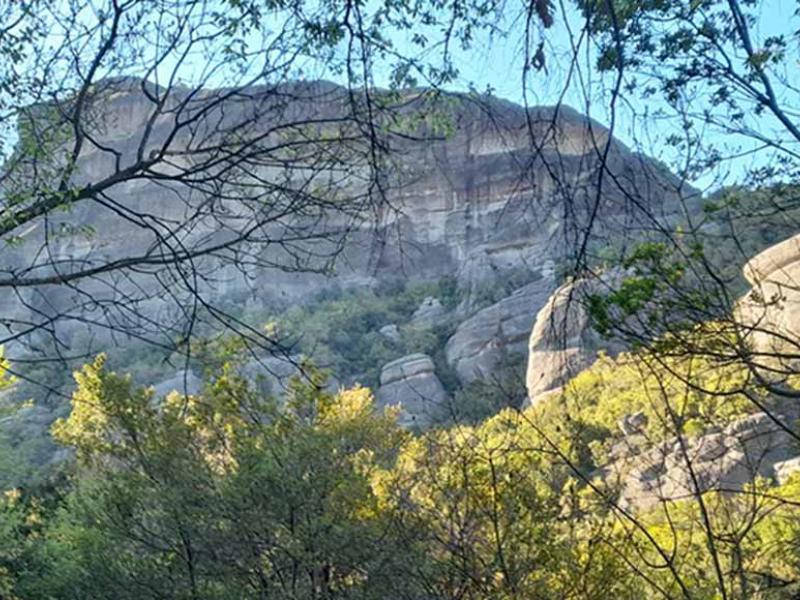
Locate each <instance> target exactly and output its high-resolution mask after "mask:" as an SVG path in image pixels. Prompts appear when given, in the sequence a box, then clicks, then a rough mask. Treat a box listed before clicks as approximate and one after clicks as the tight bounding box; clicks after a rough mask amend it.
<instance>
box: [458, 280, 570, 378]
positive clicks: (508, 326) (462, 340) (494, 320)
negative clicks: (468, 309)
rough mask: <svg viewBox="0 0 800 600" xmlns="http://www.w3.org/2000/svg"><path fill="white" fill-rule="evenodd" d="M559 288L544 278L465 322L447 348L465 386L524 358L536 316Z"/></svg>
mask: <svg viewBox="0 0 800 600" xmlns="http://www.w3.org/2000/svg"><path fill="white" fill-rule="evenodd" d="M554 288H555V283H554V281H553V279H552V278H543V279H540V280H538V281H534V282H532V283H529V284H528V285H526V286H524V287H522V288H520V289H518V290H516V291H515V292H514V293H512V294H511V295H510V296H508V297H507V298H504V299H503V300H500V301H499V302H497V303H496V304H493V305H491V306H488V307H486V308H484V309H483V310H480V311H478V312H477V313H475V314H474V315H473V316H472V317H470V318H468V319H466V320H465V321H463V322H462V323H461V324H460V325H459V326H458V328H457V329H456V331H455V333H454V334H453V336H452V337H451V338H450V339H449V340H448V342H447V346H446V347H445V353H446V356H447V362H448V364H449V365H450V366H451V367H453V368H454V369H455V371H456V373H457V374H458V377H459V379H460V380H461V382H462V383H469V382H470V381H474V380H476V379H481V378H487V377H489V376H491V374H492V372H493V371H494V370H495V369H496V368H497V367H498V366H499V365H500V364H502V363H503V362H504V361H506V360H507V359H508V358H509V356H513V355H524V354H525V345H526V342H527V340H528V337H529V334H530V330H531V326H532V325H533V319H534V316H533V315H534V314H535V313H536V311H537V310H538V309H539V308H540V307H541V306H542V305H544V303H545V302H546V301H547V299H548V297H549V296H550V293H551V292H552V291H553V289H554Z"/></svg>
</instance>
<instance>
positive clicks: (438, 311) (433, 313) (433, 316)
mask: <svg viewBox="0 0 800 600" xmlns="http://www.w3.org/2000/svg"><path fill="white" fill-rule="evenodd" d="M446 314H447V310H446V309H445V307H444V306H442V303H441V302H440V301H439V299H438V298H434V297H433V296H428V297H427V298H425V299H424V300H423V301H422V304H420V305H419V308H417V310H415V311H414V314H413V315H412V316H411V323H412V325H416V326H418V327H432V326H434V325H436V324H438V323H439V322H440V321H441V320H442V318H443V317H444V316H445V315H446Z"/></svg>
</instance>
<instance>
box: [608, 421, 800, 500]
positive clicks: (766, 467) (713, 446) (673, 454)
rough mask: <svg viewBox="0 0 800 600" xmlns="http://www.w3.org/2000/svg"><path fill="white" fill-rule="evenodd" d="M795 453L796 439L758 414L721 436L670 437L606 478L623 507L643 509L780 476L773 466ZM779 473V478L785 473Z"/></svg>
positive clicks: (614, 468)
mask: <svg viewBox="0 0 800 600" xmlns="http://www.w3.org/2000/svg"><path fill="white" fill-rule="evenodd" d="M785 424H786V423H784V425H785ZM798 453H800V448H798V447H797V446H796V443H795V439H794V438H793V437H792V436H791V435H790V434H789V433H788V432H787V431H785V429H783V428H782V427H781V426H780V425H778V424H776V423H775V421H774V420H773V419H772V418H771V417H770V416H769V415H767V414H766V413H763V412H760V413H755V414H752V415H748V416H744V417H740V418H738V419H736V420H734V421H733V422H732V423H730V424H729V425H728V426H726V427H725V428H724V429H722V430H721V431H717V432H711V433H707V434H704V435H700V436H696V437H688V436H684V437H682V438H671V439H669V440H667V441H665V442H663V443H661V444H658V445H657V446H656V447H654V448H651V449H649V450H646V451H644V452H640V453H639V452H634V453H631V454H629V455H627V456H626V457H624V458H621V459H619V460H618V461H616V462H615V463H613V464H612V465H611V467H610V468H609V469H608V474H607V476H608V477H609V478H610V480H611V481H614V480H615V478H617V479H618V482H617V483H618V484H619V485H620V486H621V496H620V497H621V500H622V502H623V504H626V505H629V506H634V507H637V508H644V509H646V508H648V507H650V506H653V505H655V504H657V503H658V502H661V501H664V500H680V499H685V498H691V497H692V496H694V495H695V494H696V493H703V492H707V491H710V490H718V491H737V490H741V489H742V488H743V487H744V486H745V485H747V484H748V483H750V482H751V481H753V479H754V478H755V477H757V476H761V477H767V478H775V477H776V475H777V476H779V477H780V474H779V473H776V470H777V469H778V466H779V465H787V463H786V462H785V461H787V460H788V459H790V458H792V457H793V456H796V455H797V454H798ZM788 464H792V463H788ZM689 465H691V469H690V468H689ZM780 468H781V469H782V472H783V473H785V472H786V470H787V469H788V467H787V466H783V467H780Z"/></svg>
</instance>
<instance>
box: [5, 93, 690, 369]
mask: <svg viewBox="0 0 800 600" xmlns="http://www.w3.org/2000/svg"><path fill="white" fill-rule="evenodd" d="M289 87H291V86H289ZM289 91H291V93H292V94H294V95H295V96H297V98H298V99H297V100H296V101H293V104H291V105H290V106H289V107H285V106H284V107H281V108H280V110H278V109H277V108H276V109H275V115H276V116H275V119H298V118H303V117H306V116H307V117H308V118H309V119H323V118H326V117H330V116H332V115H334V116H335V115H337V114H338V113H339V112H341V111H342V110H344V109H343V108H342V107H343V106H345V103H344V101H343V98H344V96H345V92H344V90H341V89H340V88H337V87H336V86H334V85H332V84H327V83H309V84H296V85H295V86H294V87H291V89H290V90H289ZM213 93H214V92H213V91H208V92H206V94H208V95H213ZM265 94H266V88H263V89H262V88H253V90H251V93H250V94H247V95H241V96H238V97H237V98H236V99H235V100H231V101H230V102H229V103H228V104H227V105H226V106H225V110H224V111H216V112H213V113H210V114H209V115H208V117H207V118H206V119H205V120H203V119H200V120H199V121H198V124H197V129H199V130H200V131H203V130H204V128H205V129H206V130H209V129H210V128H211V127H220V126H221V125H225V124H231V123H235V122H236V120H237V118H238V119H242V118H243V116H244V115H247V114H249V113H252V112H253V111H254V110H256V109H255V106H256V105H257V104H258V103H259V102H266V101H265V100H263V97H264V95H265ZM409 94H411V95H413V94H414V92H409ZM202 97H203V96H202V94H201V95H200V96H199V98H200V100H198V102H199V103H202ZM179 98H180V94H177V96H176V102H177V100H178V99H179ZM411 105H412V108H413V102H412V103H411ZM259 108H260V109H261V110H265V109H264V107H263V106H261V105H259ZM94 110H95V112H96V113H97V114H96V115H95V118H96V120H97V122H98V123H101V126H100V127H99V129H98V131H97V132H95V134H96V139H97V142H98V147H93V146H92V145H91V144H87V145H86V147H85V148H84V151H83V152H82V154H81V157H80V159H79V168H78V172H77V175H76V182H77V183H81V184H84V183H91V182H94V181H97V180H99V179H101V178H103V177H105V176H108V175H109V174H110V173H113V171H114V152H117V153H118V154H119V156H120V157H121V159H120V164H121V165H122V166H123V167H124V166H126V165H127V164H129V163H130V162H131V161H132V160H133V159H134V157H135V156H136V153H137V151H138V149H139V145H140V142H141V139H142V135H143V132H144V131H145V130H146V127H147V121H148V118H149V115H150V114H151V112H152V110H153V104H152V103H151V100H149V99H148V98H147V97H146V96H145V95H144V94H143V93H142V92H141V90H139V89H138V88H137V86H136V85H131V83H130V82H127V83H126V84H125V85H121V86H120V87H119V89H118V90H116V91H114V92H113V93H110V94H108V95H107V96H106V97H104V98H103V100H102V102H100V103H98V105H97V106H96V107H94ZM448 110H449V111H450V115H449V118H450V119H451V120H452V125H453V127H452V134H451V135H447V136H445V137H443V138H441V139H439V138H436V139H428V140H424V141H420V142H417V141H413V140H410V139H408V137H402V136H395V137H391V136H390V138H389V140H388V141H387V143H389V145H390V146H391V148H392V154H391V158H392V160H391V161H390V163H391V167H390V168H387V173H385V181H386V190H387V200H388V202H387V203H386V204H385V205H381V206H379V207H378V208H377V210H376V211H375V212H372V211H370V215H372V216H373V217H374V218H373V219H367V220H363V221H356V222H355V224H354V223H351V222H350V223H348V225H350V227H348V232H349V233H348V237H347V241H346V243H345V244H344V246H343V248H342V251H341V255H340V256H339V258H338V260H337V267H336V274H335V275H334V276H325V275H321V274H312V273H308V272H305V273H296V272H291V271H292V268H289V269H288V270H287V269H275V268H270V267H269V266H268V265H278V266H283V267H287V266H288V267H295V266H297V265H298V263H297V262H296V261H295V260H294V257H293V256H292V255H291V254H290V253H287V252H286V251H285V249H280V248H279V246H280V245H279V244H273V245H272V246H269V247H259V248H258V249H257V250H256V252H257V258H258V259H259V260H260V261H263V266H262V265H261V264H257V263H258V261H257V260H250V259H248V265H249V266H246V267H245V268H244V269H241V270H240V269H238V268H236V267H235V266H234V265H227V266H226V265H224V264H220V263H219V262H218V261H216V260H215V259H212V258H206V259H202V260H199V261H197V263H196V264H195V265H194V266H196V267H197V268H199V269H200V270H201V271H202V272H203V273H204V274H207V275H208V277H205V278H203V277H201V278H200V279H199V280H198V281H197V282H196V290H197V291H198V292H200V293H201V294H203V296H204V298H205V299H206V300H208V301H210V302H213V303H215V304H217V305H219V306H222V307H234V308H236V309H244V310H247V311H249V312H251V313H252V312H256V313H257V312H258V311H259V310H262V309H265V308H266V307H267V306H269V305H270V304H272V303H275V302H276V301H279V302H280V301H283V302H295V301H298V300H299V301H302V300H305V299H310V298H313V297H314V296H315V295H316V294H318V293H320V292H322V291H323V290H325V289H326V288H328V287H331V286H338V287H352V286H364V285H367V286H369V285H375V284H377V283H379V282H381V281H385V280H393V279H397V278H405V279H411V280H423V281H436V280H438V279H440V278H442V277H445V276H449V277H455V278H456V280H457V283H458V286H459V287H460V288H461V289H463V290H467V291H470V290H473V289H475V288H478V287H480V286H482V285H483V286H485V285H490V286H491V285H493V284H497V283H503V282H505V281H506V280H507V279H508V277H509V274H510V273H512V272H516V271H519V269H521V268H522V269H526V270H527V271H529V272H531V273H534V272H537V271H538V272H543V271H545V269H546V268H547V265H552V264H553V261H558V260H559V259H560V257H562V256H563V255H564V252H565V247H566V246H567V245H568V243H569V239H570V234H569V231H572V232H575V231H581V230H582V227H583V226H584V225H585V224H586V223H587V222H588V221H589V219H590V218H593V216H594V207H595V203H596V201H597V200H598V199H599V201H600V209H599V211H598V212H597V215H596V216H597V218H596V219H595V220H594V227H595V233H596V235H599V236H602V235H603V234H604V233H606V234H608V235H613V236H616V237H620V236H622V235H624V232H626V231H631V230H633V228H632V227H630V225H631V223H630V211H627V210H626V207H627V203H628V200H627V198H628V197H630V196H635V197H636V198H637V199H639V200H640V201H643V202H645V203H647V204H648V206H649V207H650V208H651V212H652V213H653V214H655V215H673V214H676V213H677V211H678V210H679V206H680V201H681V197H680V195H679V193H678V191H677V189H678V188H677V185H676V182H675V181H674V178H673V177H671V176H670V175H669V174H668V173H666V172H665V171H664V169H663V167H661V166H660V165H657V164H656V163H654V162H653V161H651V160H649V159H646V158H644V157H642V156H640V155H638V154H635V153H632V152H630V151H629V150H627V149H626V148H625V147H624V146H623V145H621V144H619V143H617V142H615V141H610V142H609V143H610V151H609V153H608V156H607V162H606V165H607V169H608V171H610V172H612V173H614V175H615V177H614V181H613V184H611V183H608V184H606V185H605V186H604V189H603V190H601V191H600V192H599V193H598V189H597V181H598V178H597V173H598V170H599V158H598V156H597V154H598V153H597V147H600V148H601V149H604V147H605V144H606V142H608V133H607V130H606V129H604V128H603V127H602V126H600V125H599V124H597V123H594V122H592V121H590V120H589V119H587V118H585V117H582V116H581V115H579V114H578V113H576V112H575V111H573V110H571V109H569V108H566V107H561V108H559V109H553V108H532V109H529V110H528V112H527V114H526V111H525V109H523V108H522V107H519V106H516V105H514V104H511V103H508V102H504V101H501V100H497V99H491V98H479V99H477V100H468V99H466V98H461V99H459V100H458V101H457V102H455V104H454V107H453V108H452V109H448ZM266 112H267V114H268V115H269V114H272V113H270V112H269V110H267V111H266ZM173 119H174V115H172V116H170V115H165V116H163V117H160V118H159V119H157V120H156V121H155V122H154V123H153V125H152V128H151V131H152V134H151V135H152V140H151V143H150V145H148V146H146V147H145V148H144V155H145V156H147V155H148V153H149V152H150V150H151V149H152V148H151V147H154V146H155V144H156V143H157V142H160V141H163V140H164V139H166V136H167V134H168V132H169V130H170V128H171V127H172V125H173ZM269 125H274V121H273V122H270V119H269V118H267V117H264V119H261V120H259V122H258V123H257V124H256V125H254V127H255V128H256V129H257V128H259V127H264V128H266V127H267V126H269ZM531 134H532V137H531ZM175 144H177V145H178V147H182V146H185V145H187V144H191V140H189V139H183V138H178V139H177V140H176V142H175ZM100 146H102V147H100ZM533 148H536V151H535V152H534V151H533V150H532V149H533ZM110 149H113V151H114V152H112V151H111V150H110ZM182 160H184V158H182V157H181V156H180V153H178V154H177V155H176V156H175V157H174V161H175V165H177V166H173V167H171V168H178V167H179V166H180V165H179V164H178V163H180V161H182ZM187 160H188V159H187ZM164 168H167V167H164ZM258 175H259V176H260V177H261V178H262V179H263V180H264V181H268V182H269V181H272V182H281V181H283V180H282V179H281V177H282V176H283V174H282V173H279V172H273V171H271V170H270V168H266V167H264V168H263V170H262V171H260V172H259V173H258ZM606 181H610V178H606ZM364 185H366V184H365V183H363V180H362V181H361V182H359V181H358V178H354V180H353V181H350V182H349V183H347V184H346V186H345V187H346V188H347V189H348V190H350V192H351V193H352V191H353V190H358V189H359V186H364ZM104 194H105V196H106V197H107V199H108V200H106V201H105V202H103V203H98V202H95V201H91V200H87V201H84V202H82V203H80V204H78V205H76V206H75V207H74V208H73V209H72V211H71V212H70V213H69V214H63V215H60V214H56V215H53V217H52V219H51V223H50V224H51V226H52V227H55V228H58V226H59V223H60V222H65V223H66V222H79V223H81V224H82V225H85V226H87V227H88V228H91V230H92V231H93V234H92V235H91V236H87V237H83V236H81V235H68V236H51V237H50V239H49V242H48V244H49V253H37V252H36V251H35V250H36V249H38V248H39V247H40V246H41V245H42V243H43V242H44V240H45V235H44V225H43V223H42V222H36V223H33V224H29V225H26V226H25V228H24V231H19V232H17V233H18V235H19V236H20V240H21V244H20V246H19V247H17V248H15V249H9V250H8V251H7V252H6V254H7V256H6V263H5V264H6V266H7V268H9V269H16V270H20V269H24V268H28V267H31V266H32V261H36V260H43V259H42V258H41V257H42V256H45V255H46V256H54V257H56V258H58V259H59V260H72V259H80V260H81V261H83V263H82V264H86V262H87V261H88V262H91V263H93V264H97V263H99V262H105V261H107V260H109V259H117V258H120V257H124V256H131V255H142V254H143V253H146V252H148V249H150V248H153V247H154V246H158V244H159V243H161V242H160V240H159V239H158V235H159V233H158V232H156V231H154V230H153V229H152V228H150V227H146V226H138V225H137V224H136V223H135V219H131V218H126V217H125V216H123V215H121V214H120V212H119V210H116V209H115V206H124V207H126V208H129V209H131V210H133V211H136V212H137V213H138V212H141V213H146V214H149V215H153V216H157V217H162V218H166V219H172V220H173V221H172V222H179V221H180V220H182V219H185V218H186V216H187V214H190V213H192V211H193V210H195V209H196V208H197V206H198V203H202V202H203V201H205V200H208V198H206V197H204V192H203V191H202V190H200V191H198V190H194V191H193V194H192V195H191V197H190V196H189V195H188V193H187V189H186V188H181V186H180V185H176V184H173V183H170V182H167V183H165V184H164V183H160V182H152V181H148V180H147V179H136V180H133V181H127V182H120V183H116V184H114V185H111V186H110V187H109V188H107V189H106V190H105V191H104ZM270 198H271V196H270ZM262 200H263V198H262ZM111 201H113V203H114V204H113V205H112V204H111ZM237 202H238V204H237ZM278 203H280V202H279V201H278ZM565 206H569V211H565ZM217 208H219V214H218V215H215V218H208V219H201V220H198V221H197V222H196V224H195V226H194V227H193V228H192V229H191V231H185V232H182V233H181V235H183V236H184V237H183V239H182V244H184V245H186V246H188V247H191V246H192V244H195V243H200V242H199V240H203V242H202V243H216V242H224V241H225V240H226V239H228V238H229V237H230V236H231V229H230V228H233V227H236V226H241V223H238V222H237V221H236V219H237V218H238V219H241V218H243V217H245V216H246V215H247V214H248V210H251V209H252V207H248V206H245V204H244V203H241V202H239V201H231V202H229V203H227V204H226V205H225V206H224V207H221V206H220V207H217ZM276 212H277V209H276ZM567 212H569V215H570V217H569V220H570V222H569V229H568V228H566V227H565V225H564V222H563V219H564V215H565V214H567ZM130 214H133V213H130ZM217 216H219V218H220V219H222V221H224V222H225V223H226V224H227V225H228V226H229V227H230V228H228V229H226V227H224V226H221V225H220V221H219V220H218V219H217ZM314 219H317V220H316V221H315V223H317V224H319V223H322V224H323V226H324V227H326V228H328V229H329V230H330V231H332V232H334V231H337V228H339V229H341V227H343V225H344V224H343V222H342V217H341V216H340V215H330V216H328V217H324V218H318V217H314ZM623 223H624V226H623ZM287 224H288V223H287V222H286V221H285V220H284V221H280V222H278V223H276V224H273V226H272V229H271V230H270V231H271V232H272V233H273V234H274V237H275V239H278V240H280V239H281V238H282V236H287V235H294V234H297V233H301V234H302V233H305V230H304V229H302V227H301V228H300V230H298V231H295V230H289V229H287ZM294 225H297V223H295V224H294ZM301 225H302V224H301ZM353 225H354V227H353ZM337 247H338V246H337V245H336V244H333V243H331V244H327V245H326V244H325V243H324V242H320V243H319V244H317V245H316V246H314V251H315V252H316V253H318V254H319V255H325V254H326V252H328V251H333V250H334V249H335V248H337ZM300 250H302V248H300ZM254 258H256V257H254ZM301 266H303V267H312V268H313V267H321V266H322V265H319V264H317V265H314V264H302V265H301ZM65 268H66V267H64V266H63V263H62V267H61V269H62V270H64V269H65ZM34 271H35V272H36V274H37V275H44V274H46V273H47V272H48V269H47V267H43V266H37V267H35V269H34ZM242 271H245V272H246V273H243V272H242ZM126 275H127V276H130V277H129V278H126V277H123V278H118V279H117V280H116V282H115V285H114V286H110V285H108V283H107V279H109V278H108V277H103V276H98V277H96V278H94V279H93V280H92V281H84V282H83V290H82V292H83V295H82V294H81V293H78V292H76V291H74V290H70V289H69V288H67V287H64V286H52V287H50V288H44V287H42V288H37V287H31V288H25V289H21V290H20V298H21V299H22V302H20V301H19V300H18V299H17V298H15V297H14V295H12V294H9V295H7V296H6V297H5V298H4V299H3V300H0V303H2V306H0V308H1V309H2V310H3V312H4V315H9V316H12V317H18V318H20V319H21V320H24V318H25V316H26V315H29V314H30V313H31V311H32V310H40V311H42V313H43V314H49V313H51V312H67V313H70V314H74V315H75V317H76V318H74V319H71V320H69V321H68V322H65V324H64V325H63V328H64V329H65V330H64V331H63V332H60V333H62V334H63V335H65V336H66V337H73V336H74V334H75V333H76V330H78V329H83V330H84V333H86V331H85V330H86V329H87V327H89V326H87V325H86V324H85V323H84V322H83V321H81V319H80V318H78V317H79V315H78V314H77V312H76V311H80V310H81V309H80V307H81V306H82V304H84V303H85V300H82V299H85V294H87V293H88V294H90V295H93V296H94V297H96V298H99V299H102V300H104V301H107V302H109V303H113V300H114V298H115V295H121V294H127V295H128V297H136V298H137V300H136V301H137V307H138V308H139V309H140V310H143V311H145V312H147V313H148V314H149V315H150V316H153V317H155V318H156V319H157V320H158V321H159V322H177V321H179V320H180V319H181V318H184V317H183V316H182V315H183V307H184V306H185V305H186V303H187V302H189V295H190V293H189V292H188V291H182V290H181V288H180V277H179V276H178V275H177V274H175V273H173V276H174V277H175V282H176V285H175V286H172V288H171V289H170V293H164V291H163V290H162V289H160V288H159V287H158V286H159V285H169V282H168V279H169V278H168V277H162V278H161V279H162V281H161V283H160V284H156V283H155V282H154V278H149V279H148V278H147V277H145V276H144V275H142V274H141V273H134V272H126ZM165 281H166V283H165ZM170 294H174V297H170ZM25 303H27V304H28V306H25V305H24V304H25ZM543 303H544V298H541V297H539V296H537V297H536V298H535V299H533V300H531V303H530V304H529V306H528V310H529V314H531V315H533V314H536V311H537V310H538V309H539V308H540V306H541V305H542V304H543ZM457 362H458V363H461V362H463V361H462V360H457ZM467 362H469V361H467ZM464 364H465V366H464V367H463V368H460V370H461V371H463V372H464V373H466V372H467V371H468V370H469V369H470V368H471V367H468V366H466V365H467V363H464Z"/></svg>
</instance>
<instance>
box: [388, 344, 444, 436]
mask: <svg viewBox="0 0 800 600" xmlns="http://www.w3.org/2000/svg"><path fill="white" fill-rule="evenodd" d="M380 381H381V385H380V389H379V390H378V394H377V401H378V404H379V405H380V406H396V405H398V404H399V405H400V406H401V409H402V412H401V414H400V418H399V422H400V424H401V425H403V426H404V427H426V426H427V425H430V424H431V423H432V422H434V421H436V420H437V419H439V418H441V416H442V412H443V410H444V408H445V406H446V403H447V401H448V396H447V392H446V391H445V389H444V386H443V385H442V382H441V381H440V380H439V377H437V375H436V370H435V367H434V364H433V361H432V360H431V357H430V356H428V355H427V354H409V355H408V356H404V357H402V358H398V359H397V360H394V361H392V362H390V363H387V364H386V365H384V367H383V369H382V370H381V379H380Z"/></svg>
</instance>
